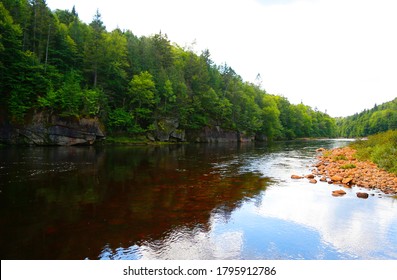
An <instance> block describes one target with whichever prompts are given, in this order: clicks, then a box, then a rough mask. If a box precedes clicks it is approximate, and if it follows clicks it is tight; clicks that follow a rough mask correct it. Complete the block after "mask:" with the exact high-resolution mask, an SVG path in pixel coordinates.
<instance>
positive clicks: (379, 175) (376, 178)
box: [313, 147, 397, 195]
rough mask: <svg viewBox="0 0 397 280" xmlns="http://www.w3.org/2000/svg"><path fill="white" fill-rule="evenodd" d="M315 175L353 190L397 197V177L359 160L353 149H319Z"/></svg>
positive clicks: (368, 162) (370, 163) (373, 164)
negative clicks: (375, 191) (370, 191)
mask: <svg viewBox="0 0 397 280" xmlns="http://www.w3.org/2000/svg"><path fill="white" fill-rule="evenodd" d="M318 152H319V155H318V156H317V159H318V160H319V162H318V163H317V164H315V167H316V169H314V170H313V174H314V175H317V176H320V177H321V179H320V181H322V182H328V183H329V184H337V185H343V186H344V187H347V188H351V187H352V186H358V187H362V188H365V189H369V190H370V189H379V190H381V191H382V192H384V193H385V194H390V195H397V176H396V175H395V174H393V173H389V172H387V171H385V170H383V169H381V168H379V167H378V166H377V165H376V164H375V163H373V162H371V161H368V160H365V161H364V160H359V159H357V156H356V154H357V150H356V149H354V148H352V147H344V148H336V149H332V150H325V149H319V150H318Z"/></svg>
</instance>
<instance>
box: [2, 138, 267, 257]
mask: <svg viewBox="0 0 397 280" xmlns="http://www.w3.org/2000/svg"><path fill="white" fill-rule="evenodd" d="M63 149H64V148H62V149H58V150H57V149H51V152H50V153H48V152H46V150H45V149H44V150H41V151H37V150H35V149H32V153H37V155H35V157H36V156H37V158H40V162H37V163H31V165H27V166H25V167H22V168H25V169H26V170H28V169H29V168H30V169H32V170H33V169H37V170H40V168H41V166H39V165H44V164H45V163H46V162H48V163H52V164H53V166H54V164H58V166H63V165H62V164H66V163H68V164H72V165H73V168H72V169H71V170H66V171H65V172H61V170H58V171H59V172H57V171H52V172H51V171H48V172H43V174H37V175H35V176H33V177H31V178H24V179H23V180H21V181H20V182H19V183H16V182H14V183H13V185H12V186H7V191H5V192H4V193H3V197H2V198H1V203H2V206H1V212H2V215H1V225H2V228H3V229H4V228H7V230H6V231H5V233H6V235H7V236H5V237H6V238H4V239H3V240H2V242H3V241H4V242H6V241H7V240H13V241H12V243H10V244H9V245H6V244H4V245H5V247H4V246H2V248H5V251H3V252H5V254H6V255H5V256H4V257H6V258H38V259H41V258H47V259H48V258H49V259H59V258H61V259H81V258H84V257H89V258H97V257H98V255H99V253H100V251H101V248H103V246H104V245H105V244H109V247H110V248H118V247H120V245H121V246H125V247H128V246H131V245H132V244H139V243H140V242H144V241H145V240H153V239H161V238H162V236H163V235H164V233H165V232H167V231H169V230H172V229H173V228H176V227H181V226H183V227H188V228H189V227H190V228H194V227H197V226H200V227H203V228H208V226H209V219H210V216H211V213H213V211H216V212H217V213H218V214H219V213H222V215H223V217H225V219H227V217H228V216H230V213H231V212H232V211H233V210H234V209H235V208H236V207H239V205H240V204H241V202H242V201H244V199H247V198H252V197H255V196H256V195H258V194H259V193H260V191H261V190H263V189H264V188H265V185H266V180H265V179H262V178H260V176H259V175H258V174H255V173H241V172H240V173H239V172H238V168H237V167H238V166H234V167H233V168H231V170H230V172H227V173H222V172H218V171H217V170H215V169H214V168H213V165H212V163H214V162H219V161H224V162H227V161H228V160H229V159H230V158H232V157H236V156H238V155H239V153H240V152H241V153H242V152H244V151H245V150H246V149H249V147H239V148H238V147H236V146H235V145H231V146H227V145H225V146H217V145H214V146H211V145H206V146H195V145H183V146H166V147H149V148H136V147H127V148H126V147H105V148H103V149H102V148H98V149H92V148H77V150H76V149H75V148H71V149H70V150H67V148H66V149H65V150H63ZM27 154H29V153H27ZM43 154H45V155H44V156H43ZM28 156H29V155H28ZM35 164H36V165H35ZM234 168H236V169H234ZM53 169H54V168H52V169H51V168H49V169H48V170H53ZM11 189H12V190H13V191H10V190H11ZM27 191H28V192H29V193H28V195H26V192H27ZM20 197H25V198H26V199H25V200H23V199H22V200H19V198H20ZM32 198H34V199H32ZM15 201H19V202H15ZM6 208H7V211H8V212H9V213H11V215H8V216H6V215H5V213H4V212H5V210H6ZM2 231H3V230H2ZM11 237H12V239H11ZM15 244H18V245H19V246H21V248H20V251H15V250H14V249H13V248H12V246H15ZM21 244H22V245H21ZM2 245H3V244H2ZM7 250H8V251H9V252H7ZM7 254H8V255H7Z"/></svg>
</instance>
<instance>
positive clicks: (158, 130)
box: [148, 118, 186, 142]
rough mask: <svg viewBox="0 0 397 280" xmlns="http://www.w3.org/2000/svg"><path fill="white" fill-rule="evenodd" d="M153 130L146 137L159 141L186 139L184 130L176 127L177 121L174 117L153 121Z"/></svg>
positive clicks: (182, 140)
mask: <svg viewBox="0 0 397 280" xmlns="http://www.w3.org/2000/svg"><path fill="white" fill-rule="evenodd" d="M154 127H155V130H154V132H153V133H152V134H150V135H148V138H149V139H151V140H154V141H161V142H184V141H186V135H185V131H184V130H182V129H178V127H179V121H178V119H175V118H166V119H161V120H158V121H156V122H155V123H154Z"/></svg>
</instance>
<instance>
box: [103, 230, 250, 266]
mask: <svg viewBox="0 0 397 280" xmlns="http://www.w3.org/2000/svg"><path fill="white" fill-rule="evenodd" d="M242 248H243V233H242V232H241V231H234V232H233V231H230V232H224V233H221V234H218V235H216V234H211V232H204V231H202V230H193V231H192V230H189V229H181V228H178V229H175V230H173V231H172V232H171V233H170V234H168V235H167V236H166V237H165V238H164V239H163V240H155V241H147V242H145V243H144V244H142V245H141V246H137V245H134V246H131V247H129V248H118V249H116V250H114V251H113V250H111V249H110V248H109V246H105V248H104V249H103V250H102V253H101V255H100V256H99V258H100V259H142V260H145V259H162V260H203V259H204V260H208V259H239V258H240V255H241V251H242Z"/></svg>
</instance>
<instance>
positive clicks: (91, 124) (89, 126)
mask: <svg viewBox="0 0 397 280" xmlns="http://www.w3.org/2000/svg"><path fill="white" fill-rule="evenodd" d="M104 137H105V134H104V132H103V129H102V125H101V123H100V121H99V120H98V119H97V118H81V119H72V118H61V117H58V116H51V115H48V114H46V113H36V114H34V115H33V116H32V118H31V120H30V121H28V122H27V123H25V124H23V125H12V124H10V123H5V122H3V123H2V125H1V127H0V141H1V142H3V143H7V144H27V145H39V146H72V145H92V144H93V143H94V142H95V141H97V140H99V139H103V138H104Z"/></svg>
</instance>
